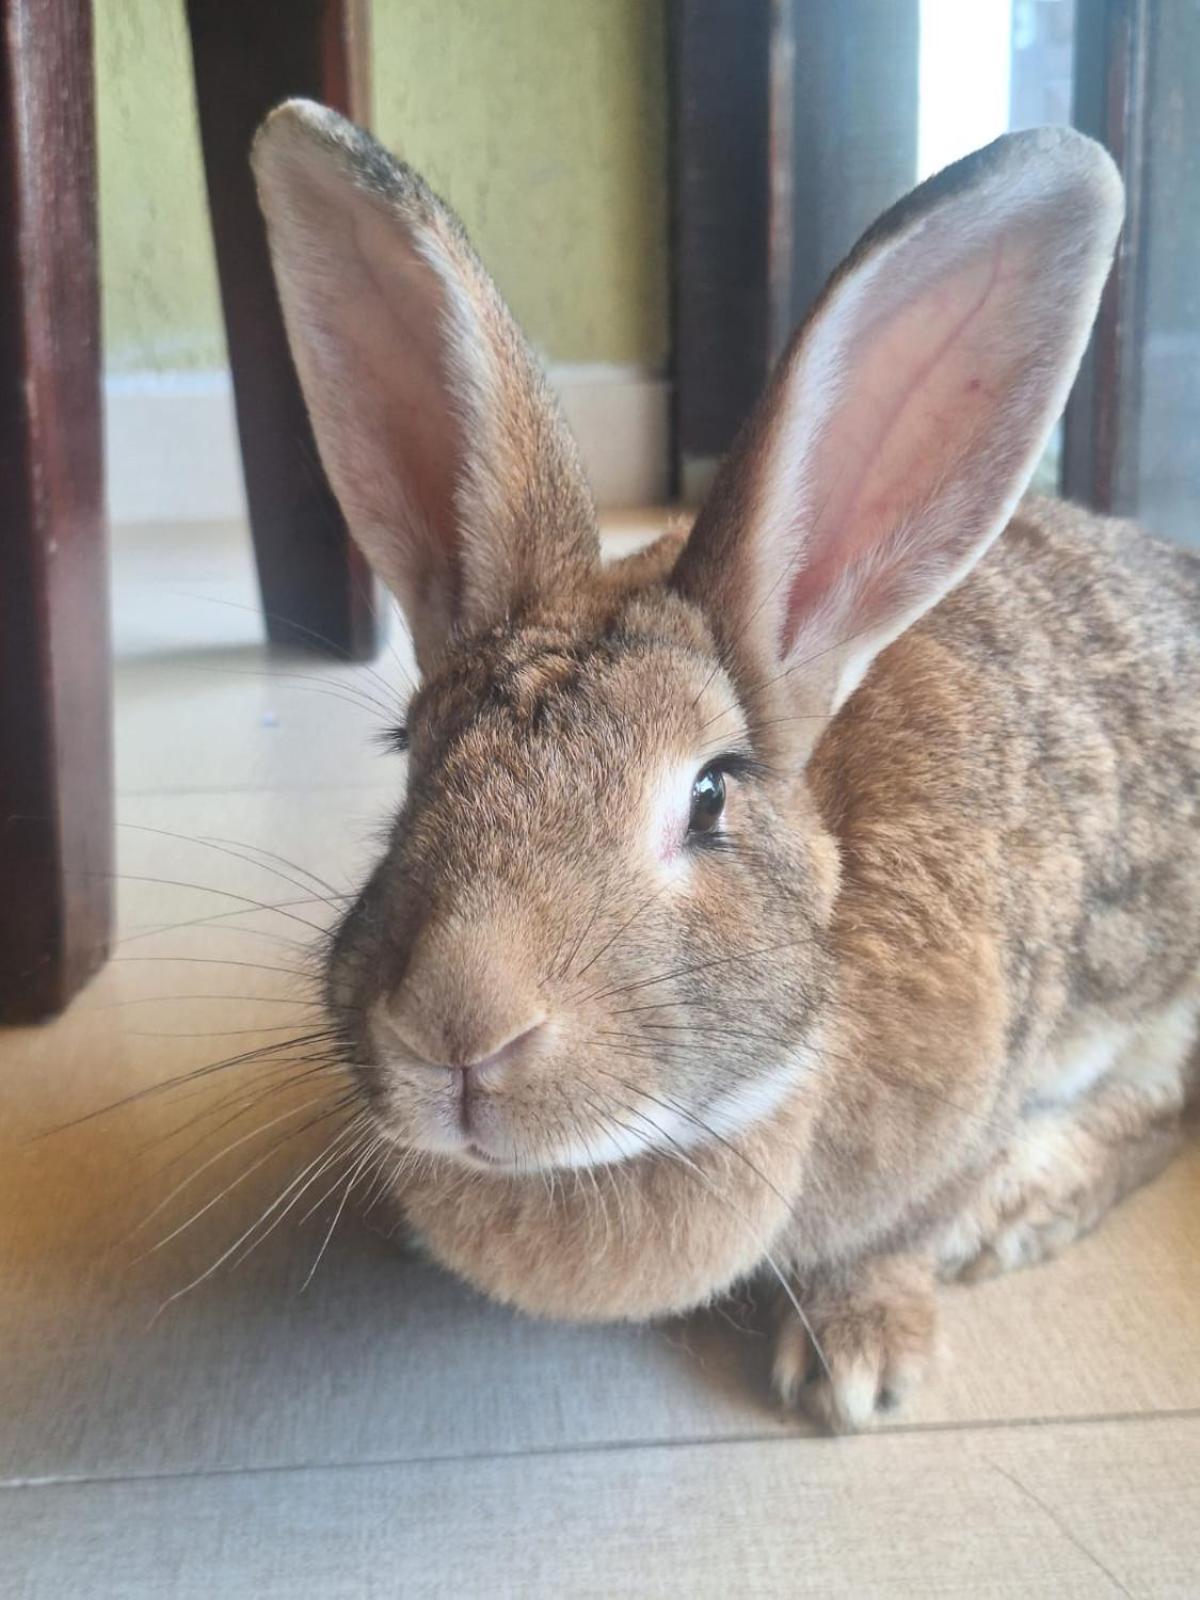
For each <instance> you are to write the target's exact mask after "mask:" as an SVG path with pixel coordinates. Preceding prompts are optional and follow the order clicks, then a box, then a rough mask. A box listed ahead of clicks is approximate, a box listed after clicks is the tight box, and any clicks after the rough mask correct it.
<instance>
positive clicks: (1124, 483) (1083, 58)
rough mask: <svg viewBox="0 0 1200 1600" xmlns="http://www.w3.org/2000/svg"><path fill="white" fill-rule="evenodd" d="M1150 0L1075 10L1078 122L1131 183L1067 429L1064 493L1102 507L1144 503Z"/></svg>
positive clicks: (1114, 0) (1124, 508) (1107, 1)
mask: <svg viewBox="0 0 1200 1600" xmlns="http://www.w3.org/2000/svg"><path fill="white" fill-rule="evenodd" d="M1152 22H1153V7H1152V6H1151V4H1150V0H1100V3H1098V4H1093V5H1088V6H1081V7H1079V8H1078V9H1077V11H1076V13H1075V103H1074V106H1073V108H1072V120H1073V121H1074V123H1075V126H1076V127H1077V128H1082V130H1083V131H1084V133H1090V134H1091V136H1092V137H1093V138H1094V139H1099V140H1100V142H1101V143H1102V144H1104V145H1107V147H1108V150H1109V153H1110V154H1111V155H1112V158H1113V160H1114V161H1115V162H1116V163H1117V166H1118V167H1119V168H1120V169H1121V176H1122V178H1123V179H1124V180H1125V228H1124V231H1123V233H1122V235H1121V243H1120V245H1119V247H1118V249H1117V258H1116V260H1115V261H1114V263H1113V270H1112V272H1111V273H1110V274H1109V279H1108V282H1107V283H1106V284H1105V286H1104V294H1103V296H1102V297H1101V300H1100V311H1099V314H1098V315H1097V317H1096V327H1095V331H1094V332H1093V334H1092V340H1091V343H1090V345H1089V346H1088V350H1087V354H1086V355H1085V356H1084V358H1083V363H1082V365H1081V366H1080V369H1079V377H1078V378H1077V379H1076V380H1075V387H1074V388H1073V389H1072V390H1071V398H1070V401H1069V402H1068V404H1067V414H1066V419H1065V423H1064V430H1063V493H1064V494H1065V495H1066V496H1067V497H1068V499H1071V500H1078V501H1079V502H1080V504H1082V505H1087V506H1091V508H1092V509H1093V510H1095V511H1106V512H1118V513H1120V514H1121V515H1123V516H1129V515H1132V514H1133V513H1134V512H1135V511H1136V510H1137V477H1138V473H1137V443H1138V440H1137V420H1138V410H1139V405H1140V395H1139V384H1140V377H1141V374H1140V358H1141V347H1142V338H1143V333H1144V326H1145V306H1144V303H1143V300H1142V296H1143V293H1144V290H1145V277H1144V272H1143V260H1144V257H1145V254H1146V250H1145V244H1146V241H1145V238H1144V236H1143V235H1144V226H1145V208H1144V205H1143V201H1144V191H1145V173H1144V164H1145V155H1146V124H1147V119H1148V117H1149V114H1150V107H1149V96H1148V93H1147V82H1146V69H1147V64H1148V59H1149V54H1150V51H1149V34H1150V29H1151V26H1152Z"/></svg>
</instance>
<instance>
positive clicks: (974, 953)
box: [809, 500, 1200, 1269]
mask: <svg viewBox="0 0 1200 1600" xmlns="http://www.w3.org/2000/svg"><path fill="white" fill-rule="evenodd" d="M1005 641H1010V643H1009V644H1008V645H1007V646H1006V643H1005ZM809 778H810V783H811V785H812V787H813V789H814V791H815V793H816V794H817V796H818V803H819V805H820V809H821V812H822V815H823V817H824V818H825V820H826V822H827V825H828V826H830V827H831V828H832V830H833V832H834V834H835V836H836V837H837V840H838V849H839V855H840V858H841V862H842V880H841V889H840V894H839V901H838V908H837V911H836V912H835V917H834V933H833V940H834V947H835V949H836V951H837V958H838V970H839V990H840V996H839V998H840V1002H841V1008H842V1010H843V1011H844V1012H845V1014H846V1020H845V1022H844V1023H843V1025H842V1026H843V1030H844V1032H845V1033H847V1034H848V1035H849V1039H850V1041H851V1043H850V1044H849V1045H848V1046H847V1047H846V1048H849V1049H850V1050H851V1051H852V1053H853V1054H854V1055H856V1056H858V1055H862V1056H864V1057H865V1058H867V1059H869V1060H870V1061H872V1062H874V1063H877V1064H878V1074H877V1076H875V1077H872V1076H871V1075H870V1074H868V1075H867V1077H865V1078H864V1079H863V1080H862V1088H861V1094H862V1096H863V1097H864V1099H863V1102H862V1103H860V1104H857V1105H856V1104H854V1103H853V1100H852V1099H851V1101H850V1103H847V1101H846V1099H845V1098H844V1097H839V1099H838V1103H837V1106H836V1108H835V1110H834V1112H833V1125H832V1126H831V1127H830V1128H829V1129H828V1130H827V1131H826V1133H825V1135H824V1136H823V1137H822V1138H820V1139H818V1140H817V1141H816V1144H817V1146H818V1147H819V1148H820V1149H821V1150H826V1149H828V1150H835V1149H837V1148H839V1147H842V1146H844V1151H845V1153H844V1155H842V1156H841V1157H840V1163H841V1165H842V1167H843V1169H844V1171H845V1172H846V1173H847V1174H850V1173H855V1174H857V1175H858V1180H857V1181H843V1182H836V1183H834V1182H830V1181H829V1180H826V1181H827V1184H828V1187H830V1188H833V1187H836V1190H837V1192H838V1201H837V1203H836V1205H835V1206H834V1207H832V1208H831V1210H832V1213H833V1214H832V1215H831V1219H830V1222H829V1224H828V1226H827V1228H826V1229H825V1230H823V1231H822V1233H821V1235H820V1237H819V1238H818V1239H817V1241H816V1242H815V1253H816V1255H817V1256H818V1257H820V1256H833V1257H840V1256H843V1255H845V1254H848V1253H849V1254H853V1253H854V1252H856V1251H861V1250H862V1249H863V1248H864V1247H869V1246H872V1245H877V1244H878V1243H879V1242H880V1240H881V1239H883V1238H886V1236H887V1233H888V1227H887V1225H886V1222H885V1219H887V1218H888V1214H889V1212H892V1214H893V1216H894V1217H895V1225H896V1226H899V1227H900V1228H901V1229H902V1230H904V1229H909V1230H911V1227H912V1224H913V1221H914V1216H915V1217H917V1218H919V1216H920V1210H921V1207H923V1206H927V1205H930V1196H931V1194H932V1193H934V1192H935V1190H936V1185H937V1182H938V1178H939V1174H942V1175H945V1176H948V1177H951V1178H952V1179H953V1181H955V1182H956V1183H957V1182H959V1181H961V1179H962V1178H963V1176H964V1174H967V1173H969V1172H970V1171H971V1170H972V1168H973V1167H974V1166H975V1164H976V1163H977V1161H978V1160H980V1159H982V1160H984V1161H986V1160H988V1159H990V1158H991V1156H992V1155H993V1153H994V1152H996V1151H998V1150H999V1151H1001V1152H1003V1153H1004V1160H1005V1163H1006V1167H1011V1168H1012V1170H1016V1169H1017V1168H1019V1167H1020V1165H1021V1161H1020V1160H1019V1159H1018V1156H1019V1155H1020V1156H1024V1157H1025V1158H1026V1159H1027V1161H1028V1164H1029V1167H1030V1171H1031V1172H1037V1171H1038V1170H1039V1168H1040V1167H1044V1166H1045V1152H1044V1151H1042V1152H1041V1154H1040V1155H1039V1151H1038V1148H1037V1146H1038V1141H1039V1139H1041V1138H1043V1137H1045V1138H1050V1139H1054V1138H1057V1137H1058V1133H1059V1130H1060V1129H1061V1126H1062V1123H1063V1120H1064V1118H1066V1119H1068V1120H1069V1117H1070V1108H1071V1107H1073V1106H1075V1107H1079V1108H1081V1109H1084V1110H1085V1111H1086V1114H1087V1115H1091V1114H1092V1111H1093V1109H1094V1106H1095V1102H1096V1100H1097V1097H1098V1096H1102V1095H1103V1094H1104V1093H1106V1092H1108V1091H1109V1090H1110V1089H1111V1090H1112V1091H1113V1092H1114V1093H1115V1092H1116V1085H1117V1084H1118V1083H1119V1084H1120V1085H1121V1086H1122V1087H1121V1090H1120V1094H1121V1095H1126V1094H1127V1095H1128V1096H1129V1097H1136V1099H1137V1105H1138V1106H1139V1107H1143V1106H1144V1110H1145V1112H1146V1114H1147V1115H1150V1114H1152V1113H1154V1112H1155V1110H1156V1108H1157V1109H1158V1110H1159V1111H1161V1113H1162V1114H1163V1115H1164V1116H1170V1115H1173V1114H1176V1113H1177V1112H1178V1110H1179V1107H1180V1104H1181V1102H1182V1098H1183V1092H1184V1079H1185V1072H1186V1070H1187V1066H1188V1058H1189V1056H1190V1053H1191V1048H1192V1044H1193V1042H1194V1039H1195V1031H1196V1030H1195V1013H1196V1009H1197V1004H1198V1002H1200V560H1198V559H1197V558H1196V557H1195V556H1192V555H1190V554H1187V553H1185V552H1183V551H1180V550H1178V549H1174V548H1172V547H1169V546H1166V545H1163V544H1160V543H1158V542H1157V541H1154V540H1152V539H1149V538H1148V537H1146V536H1145V535H1144V534H1142V533H1141V532H1139V530H1137V529H1136V528H1134V527H1133V526H1131V525H1130V524H1128V523H1121V522H1114V521H1106V520H1102V519H1099V518H1096V517H1093V516H1089V515H1087V514H1085V513H1083V512H1080V511H1077V510H1075V509H1074V508H1071V507H1068V506H1065V505H1061V504H1057V503H1055V502H1051V501H1045V500H1034V501H1030V502H1028V503H1027V504H1026V505H1025V506H1024V507H1023V508H1022V510H1021V513H1020V514H1019V515H1018V516H1017V517H1016V518H1015V519H1014V521H1013V522H1012V523H1011V524H1010V526H1009V528H1008V530H1007V531H1006V532H1005V534H1004V535H1003V537H1002V538H1001V539H1000V540H999V541H998V542H997V544H996V545H995V546H994V547H993V548H992V549H991V550H990V551H989V552H988V554H987V556H986V557H985V558H984V560H983V561H981V562H980V564H979V566H978V567H977V568H976V569H975V571H974V572H973V573H972V575H971V577H970V578H969V579H967V580H966V582H965V583H963V584H962V585H961V586H960V587H959V588H958V589H956V590H954V591H953V592H952V593H951V594H949V595H948V596H947V597H946V598H945V599H944V600H943V601H942V602H941V603H940V604H939V605H938V606H937V607H935V608H934V610H933V611H932V612H930V613H929V614H928V616H926V617H925V618H923V619H922V620H921V622H919V623H918V624H917V625H916V626H915V627H913V628H912V629H910V630H909V632H908V633H907V634H906V635H904V636H903V637H902V638H901V639H900V640H898V641H897V642H896V644H894V645H893V646H891V647H890V648H889V649H888V650H887V651H885V652H884V654H883V655H882V656H881V657H880V658H879V660H878V661H877V662H876V664H875V667H874V668H873V670H872V672H871V673H870V675H869V676H868V678H867V680H866V682H865V683H864V684H863V685H862V687H861V689H860V690H859V691H858V692H857V694H856V695H855V696H854V697H852V699H851V700H850V701H849V703H848V704H847V705H846V707H845V708H844V710H843V712H842V713H841V714H840V715H839V716H838V717H837V718H835V720H834V722H833V723H832V725H831V726H830V728H829V731H828V733H827V734H826V736H825V738H824V739H823V740H822V742H821V744H820V745H819V746H818V748H817V750H816V752H815V754H814V757H813V760H812V762H811V763H810V766H809ZM902 1063H903V1065H901V1064H902ZM893 1079H894V1080H895V1082H894V1083H893V1082H892V1081H891V1080H893ZM917 1085H928V1086H929V1090H930V1093H929V1094H928V1095H925V1094H924V1093H923V1092H922V1091H921V1090H920V1089H918V1088H916V1087H915V1086H917ZM875 1095H879V1096H882V1097H883V1098H884V1099H885V1100H886V1101H888V1102H889V1104H888V1108H887V1114H886V1116H880V1115H878V1114H877V1113H873V1112H872V1109H871V1106H870V1100H871V1097H872V1096H875ZM923 1102H924V1103H923ZM957 1106H970V1108H971V1111H972V1117H971V1118H970V1119H969V1120H967V1121H964V1120H963V1119H961V1118H960V1117H958V1116H957V1114H956V1110H955V1107H957ZM1114 1114H1115V1113H1114ZM1131 1119H1132V1122H1133V1123H1134V1124H1136V1123H1137V1118H1136V1116H1133V1115H1132V1098H1131ZM864 1127H865V1128H868V1129H869V1130H870V1137H869V1138H868V1139H867V1141H865V1143H866V1145H867V1146H869V1147H870V1148H864V1140H863V1137H862V1135H861V1133H860V1132H859V1130H860V1129H862V1128H864ZM843 1129H844V1132H843V1131H841V1130H843ZM882 1130H886V1140H884V1139H881V1137H880V1134H881V1131H882ZM1033 1130H1041V1132H1038V1133H1035V1132H1034V1131H1033ZM1014 1139H1015V1140H1016V1141H1017V1142H1018V1144H1017V1145H1013V1144H1012V1141H1013V1140H1014ZM976 1142H977V1143H976ZM973 1145H974V1146H975V1149H976V1151H977V1152H978V1153H977V1154H975V1153H973V1150H972V1146H973ZM1018 1146H1021V1147H1023V1148H1018ZM820 1164H821V1161H820V1157H819V1156H818V1157H817V1162H816V1165H817V1168H818V1169H819V1167H820ZM903 1170H907V1172H908V1173H909V1175H910V1176H909V1181H908V1184H907V1185H906V1184H899V1183H896V1181H895V1176H894V1175H895V1174H896V1173H897V1172H899V1171H903ZM872 1174H875V1175H876V1178H875V1181H874V1182H872V1181H871V1175H872ZM918 1174H921V1175H920V1176H918ZM813 1184H814V1188H815V1189H816V1191H817V1192H818V1193H819V1192H820V1189H821V1187H822V1179H821V1176H820V1175H819V1174H818V1172H814V1177H813ZM905 1188H907V1189H908V1192H907V1193H905V1192H904V1191H905ZM930 1209H931V1210H932V1211H933V1212H935V1213H936V1211H937V1210H938V1205H937V1203H936V1202H934V1203H933V1204H932V1205H931V1206H930ZM981 1242H982V1243H983V1244H987V1243H990V1242H991V1241H989V1240H987V1239H984V1240H982V1241H981ZM939 1249H940V1250H941V1251H942V1253H943V1254H942V1260H941V1262H940V1265H942V1266H943V1267H944V1268H946V1269H953V1268H954V1267H956V1266H958V1265H960V1264H962V1262H963V1259H964V1257H968V1256H969V1255H970V1254H972V1253H973V1252H972V1249H971V1244H970V1232H969V1230H964V1231H962V1232H961V1233H956V1232H955V1231H954V1230H953V1229H952V1230H951V1232H950V1234H949V1235H947V1237H946V1239H945V1241H944V1243H942V1244H941V1245H940V1246H939Z"/></svg>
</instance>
